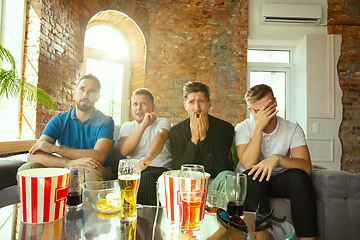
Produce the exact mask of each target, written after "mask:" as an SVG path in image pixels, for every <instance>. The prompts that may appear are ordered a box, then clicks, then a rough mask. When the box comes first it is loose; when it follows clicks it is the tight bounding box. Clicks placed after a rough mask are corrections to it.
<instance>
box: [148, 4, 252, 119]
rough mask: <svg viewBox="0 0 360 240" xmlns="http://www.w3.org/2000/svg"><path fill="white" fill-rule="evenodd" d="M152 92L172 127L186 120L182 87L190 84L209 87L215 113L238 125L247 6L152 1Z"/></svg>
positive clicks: (241, 110)
mask: <svg viewBox="0 0 360 240" xmlns="http://www.w3.org/2000/svg"><path fill="white" fill-rule="evenodd" d="M146 6H147V7H148V9H149V10H150V21H151V23H152V27H151V30H152V31H151V36H150V39H151V41H150V42H149V43H148V48H149V53H148V66H147V75H146V81H147V87H148V88H150V89H152V90H154V92H155V95H156V103H157V105H158V107H157V111H158V113H159V115H160V116H164V117H167V118H168V119H169V120H170V121H171V122H172V123H176V122H179V121H181V120H183V119H185V118H186V117H187V113H186V111H185V110H184V107H183V98H182V87H183V86H184V83H186V82H187V81H189V80H196V81H201V82H204V83H205V84H207V85H208V86H209V87H210V91H211V92H210V94H211V95H210V97H211V99H212V106H211V109H210V114H213V115H214V116H217V117H220V118H222V119H226V120H227V121H229V122H231V123H232V124H235V123H237V122H239V121H241V120H243V119H244V118H245V108H244V107H242V106H240V102H241V99H242V96H243V94H244V93H245V90H246V49H247V32H248V31H247V29H248V21H247V18H248V3H247V1H230V0H226V1H224V0H222V1H220V0H217V1H149V2H148V3H147V5H146Z"/></svg>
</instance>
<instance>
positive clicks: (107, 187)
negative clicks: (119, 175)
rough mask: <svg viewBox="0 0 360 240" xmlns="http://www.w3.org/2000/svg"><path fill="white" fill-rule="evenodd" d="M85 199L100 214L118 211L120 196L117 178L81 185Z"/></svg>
mask: <svg viewBox="0 0 360 240" xmlns="http://www.w3.org/2000/svg"><path fill="white" fill-rule="evenodd" d="M82 187H83V190H84V196H85V199H86V201H88V203H89V204H90V205H91V207H92V208H94V210H95V211H96V212H98V213H101V214H113V213H118V212H120V206H121V196H120V188H119V182H118V180H111V181H91V182H85V183H83V185H82Z"/></svg>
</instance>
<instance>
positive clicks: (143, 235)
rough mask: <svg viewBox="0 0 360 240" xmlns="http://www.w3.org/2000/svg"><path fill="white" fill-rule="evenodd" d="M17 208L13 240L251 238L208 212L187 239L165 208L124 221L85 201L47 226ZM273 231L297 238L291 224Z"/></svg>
mask: <svg viewBox="0 0 360 240" xmlns="http://www.w3.org/2000/svg"><path fill="white" fill-rule="evenodd" d="M13 207H14V211H13V214H12V225H13V226H12V229H13V230H12V233H11V234H12V236H8V238H9V239H11V238H14V239H36V240H37V239H93V240H96V239H99V240H100V239H101V240H102V239H136V240H143V239H144V240H145V239H147V240H148V239H156V240H162V239H164V240H170V239H199V240H201V239H210V240H211V239H249V237H247V235H245V234H244V233H243V232H241V231H239V230H237V229H235V228H232V227H230V228H229V230H226V229H225V228H224V227H222V225H221V224H220V223H219V222H218V221H217V219H216V215H214V214H208V213H206V214H205V218H204V219H203V220H202V221H201V223H200V233H199V234H198V236H196V238H194V237H190V236H186V235H184V234H182V233H181V231H180V224H179V223H177V224H176V223H171V221H169V220H168V219H167V217H166V211H165V208H164V207H152V206H142V207H139V208H138V209H137V214H138V218H137V220H136V221H134V222H123V221H121V219H120V215H119V214H114V215H101V214H97V213H96V212H95V211H94V210H93V209H92V208H91V206H90V205H89V204H87V203H86V202H84V204H83V206H82V208H81V209H80V210H76V209H66V213H65V217H64V218H62V219H60V220H58V221H55V222H51V223H47V224H24V223H22V222H21V221H20V216H19V215H20V211H19V210H18V204H14V205H13ZM154 223H156V224H154ZM272 232H273V234H274V236H275V239H291V238H292V237H293V236H294V228H293V227H292V226H291V225H290V224H289V223H287V222H284V223H282V224H279V223H273V229H272ZM234 237H235V238H234Z"/></svg>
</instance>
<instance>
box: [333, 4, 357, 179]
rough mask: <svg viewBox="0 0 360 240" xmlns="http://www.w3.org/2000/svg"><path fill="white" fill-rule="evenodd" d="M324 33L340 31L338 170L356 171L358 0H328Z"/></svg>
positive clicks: (337, 32) (338, 32)
mask: <svg viewBox="0 0 360 240" xmlns="http://www.w3.org/2000/svg"><path fill="white" fill-rule="evenodd" d="M328 33H329V34H341V35H342V43H341V56H340V59H339V62H338V66H337V68H338V74H339V81H340V86H341V88H342V90H343V97H342V104H343V120H342V123H341V126H340V132H339V136H340V140H341V143H342V150H343V152H342V159H341V169H342V170H345V171H349V172H354V173H357V174H360V2H359V0H346V1H345V0H342V1H340V0H337V1H335V0H328Z"/></svg>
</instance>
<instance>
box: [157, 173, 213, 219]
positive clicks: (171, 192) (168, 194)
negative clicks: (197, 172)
mask: <svg viewBox="0 0 360 240" xmlns="http://www.w3.org/2000/svg"><path fill="white" fill-rule="evenodd" d="M179 175H180V170H172V171H166V172H164V173H163V174H162V175H161V176H160V177H159V179H158V183H159V191H158V192H159V195H160V203H161V205H162V206H166V216H167V218H168V219H169V220H171V221H172V222H180V221H181V216H182V207H181V196H180V181H185V188H186V189H185V190H189V191H190V190H192V189H191V188H192V187H193V186H195V185H196V184H194V183H192V182H194V181H203V180H204V179H201V178H200V179H192V178H183V179H181V178H180V177H179ZM209 178H210V174H209V173H205V183H204V184H202V187H203V189H204V194H203V196H202V202H201V213H200V215H201V216H200V219H201V220H202V219H203V218H204V216H205V205H206V196H207V189H208V185H209Z"/></svg>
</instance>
